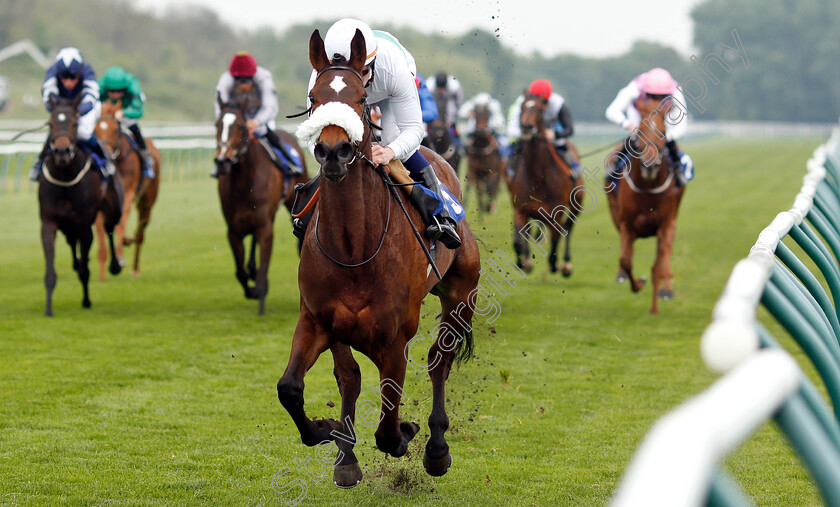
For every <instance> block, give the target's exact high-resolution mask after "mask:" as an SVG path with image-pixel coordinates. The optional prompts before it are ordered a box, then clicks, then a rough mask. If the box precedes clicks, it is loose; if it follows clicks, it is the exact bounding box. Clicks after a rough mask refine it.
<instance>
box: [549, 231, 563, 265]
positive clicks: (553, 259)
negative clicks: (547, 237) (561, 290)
mask: <svg viewBox="0 0 840 507" xmlns="http://www.w3.org/2000/svg"><path fill="white" fill-rule="evenodd" d="M559 244H560V233H559V232H557V230H555V229H554V228H553V227H552V228H551V249H550V250H549V252H548V270H549V271H551V272H552V273H556V272H557V245H559Z"/></svg>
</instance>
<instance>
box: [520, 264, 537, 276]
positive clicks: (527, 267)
mask: <svg viewBox="0 0 840 507" xmlns="http://www.w3.org/2000/svg"><path fill="white" fill-rule="evenodd" d="M521 267H522V271H524V272H526V273H530V272H531V271H533V270H534V263H533V262H527V263H525V264H522V266H521Z"/></svg>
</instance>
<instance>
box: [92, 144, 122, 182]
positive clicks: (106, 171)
mask: <svg viewBox="0 0 840 507" xmlns="http://www.w3.org/2000/svg"><path fill="white" fill-rule="evenodd" d="M87 145H88V146H89V147H90V149H91V151H92V152H93V153H96V154H97V155H99V156H100V157H102V159H103V160H104V161H105V167H100V168H99V169H100V170H101V171H102V173H103V174H102V175H103V176H104V177H106V178H110V177H111V176H113V175H114V173H116V172H117V168H116V166H114V162H113V161H112V160H111V156H110V152H109V151H108V150H106V148H105V147H104V146H102V142H101V141H99V138H97V137H96V136H91V137H90V139H88V141H87Z"/></svg>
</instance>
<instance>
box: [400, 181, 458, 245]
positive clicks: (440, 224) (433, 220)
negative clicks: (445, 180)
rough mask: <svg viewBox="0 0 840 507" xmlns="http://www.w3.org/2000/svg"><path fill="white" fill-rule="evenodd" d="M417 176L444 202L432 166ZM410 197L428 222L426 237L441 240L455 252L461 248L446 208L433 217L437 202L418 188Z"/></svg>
mask: <svg viewBox="0 0 840 507" xmlns="http://www.w3.org/2000/svg"><path fill="white" fill-rule="evenodd" d="M417 174H419V175H420V176H421V177H422V178H423V179H422V181H420V183H423V184H424V185H426V187H427V188H428V189H429V190H431V191H432V192H434V193H436V194H437V195H438V196H440V199H441V200H443V191H442V190H441V188H440V182H438V179H437V176H435V171H434V169H432V166H431V165H427V166H426V167H424V168H423V169H421V170H419V171H418V172H417ZM409 197H410V198H411V200H412V202H414V204H415V205H416V206H417V208H418V209H419V210H420V214H421V215H422V216H423V221H425V222H426V225H427V227H426V237H428V238H430V239H439V240H440V242H441V243H443V244H444V245H445V246H446V248H449V249H450V250H455V249H456V248H458V247H460V246H461V238H460V237H458V232H457V231H456V223H455V220H454V219H453V218H452V217H451V216H449V211H447V209H446V206H443V210H442V211H441V212H440V213H438V214H437V215H432V212H433V211H434V210H435V209H436V208H437V207H438V202H437V201H436V200H434V199H432V198H431V197H429V196H428V195H426V194H425V193H424V192H423V191H422V190H421V189H420V188H418V187H414V188H413V189H412V190H411V194H410V195H409Z"/></svg>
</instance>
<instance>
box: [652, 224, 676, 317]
mask: <svg viewBox="0 0 840 507" xmlns="http://www.w3.org/2000/svg"><path fill="white" fill-rule="evenodd" d="M675 234H676V221H674V220H671V221H669V222H668V223H666V224H664V225H663V226H662V227H660V228H659V230H658V231H657V233H656V236H657V243H656V261H655V262H654V263H653V272H652V273H651V277H652V278H653V304H652V305H651V308H650V313H659V306H658V301H657V298H662V299H664V300H666V301H667V300H669V299H673V297H674V291H673V289H672V288H671V278H672V277H673V276H674V275H673V273H672V272H671V252H672V251H673V249H674V236H675ZM660 286H661V287H662V288H661V289H660Z"/></svg>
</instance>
